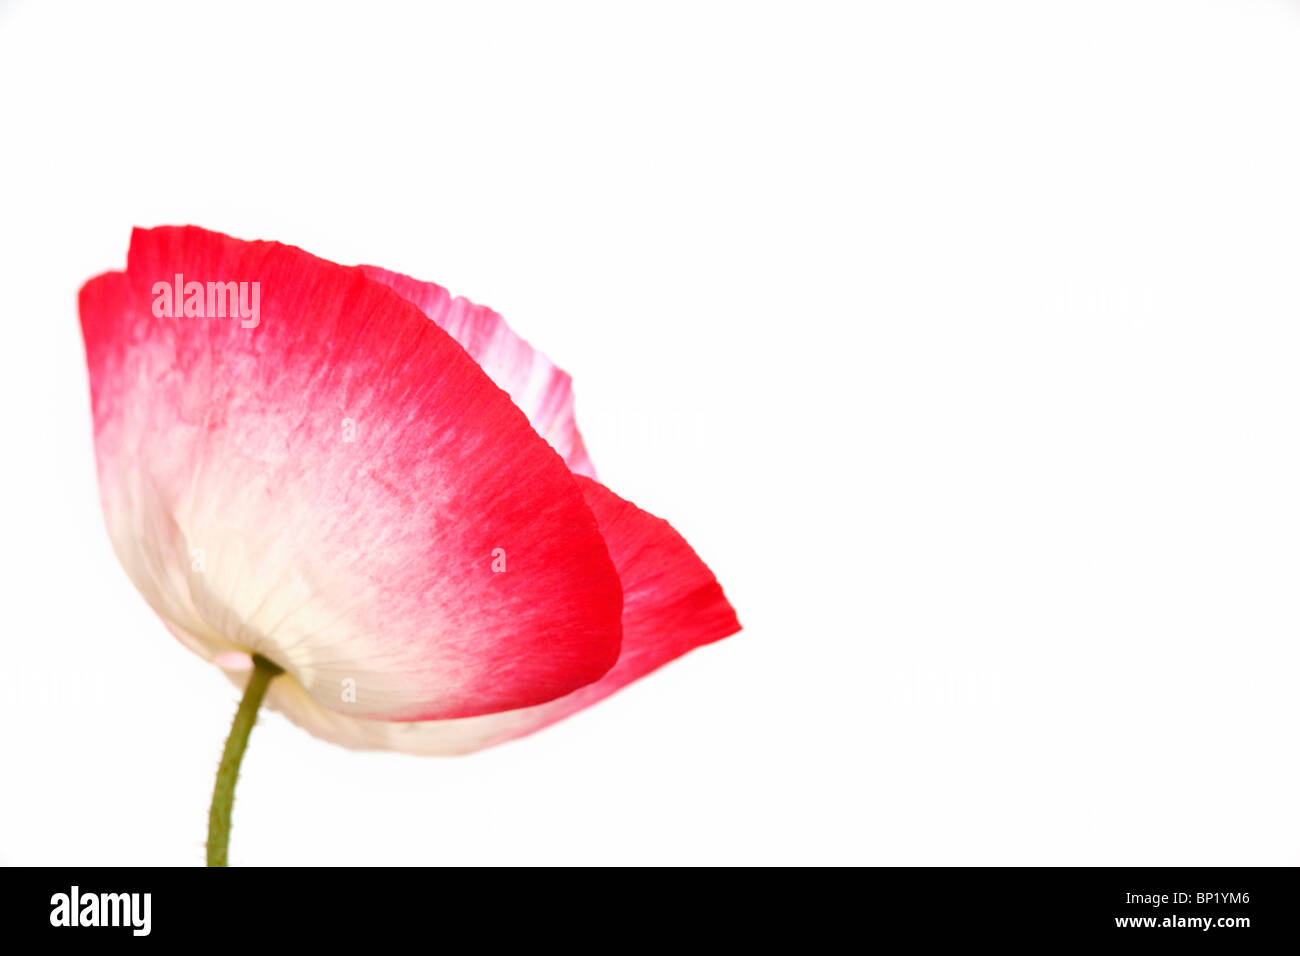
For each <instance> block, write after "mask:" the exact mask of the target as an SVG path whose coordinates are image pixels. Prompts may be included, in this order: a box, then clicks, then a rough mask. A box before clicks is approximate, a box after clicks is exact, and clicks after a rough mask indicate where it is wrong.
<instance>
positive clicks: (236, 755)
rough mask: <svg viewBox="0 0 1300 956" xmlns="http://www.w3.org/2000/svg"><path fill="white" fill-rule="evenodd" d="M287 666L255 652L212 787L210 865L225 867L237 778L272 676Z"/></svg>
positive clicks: (209, 818) (209, 840)
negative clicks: (242, 697)
mask: <svg viewBox="0 0 1300 956" xmlns="http://www.w3.org/2000/svg"><path fill="white" fill-rule="evenodd" d="M282 672H283V668H281V667H279V666H278V665H276V664H273V663H271V662H270V661H268V660H267V659H266V658H265V657H263V656H262V655H261V654H254V655H253V672H252V673H251V674H249V675H248V686H247V687H245V688H244V699H243V700H241V701H240V702H239V709H238V710H237V711H235V722H234V723H233V724H231V726H230V736H229V737H228V738H226V749H225V751H224V752H223V753H222V754H221V766H220V767H218V768H217V783H216V786H214V787H213V788H212V809H211V810H209V811H208V866H225V865H226V849H227V847H228V846H229V844H230V811H231V810H232V809H233V808H234V805H235V781H236V780H237V779H238V778H239V765H240V763H241V762H242V761H243V759H244V749H245V748H246V747H247V746H248V735H249V734H251V733H252V732H253V724H254V723H256V722H257V709H258V708H259V707H261V706H262V698H263V697H265V696H266V688H267V686H268V685H269V684H270V683H271V678H272V677H274V676H275V675H276V674H279V673H282Z"/></svg>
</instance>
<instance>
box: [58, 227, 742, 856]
mask: <svg viewBox="0 0 1300 956" xmlns="http://www.w3.org/2000/svg"><path fill="white" fill-rule="evenodd" d="M80 312H81V324H82V332H83V335H84V338H85V345H86V361H87V365H88V368H89V373H90V390H91V404H92V409H93V414H94V433H95V454H96V463H97V469H98V474H99V487H100V497H101V502H102V505H103V510H104V516H105V520H106V523H107V526H108V531H109V535H110V537H111V539H112V543H113V547H114V550H115V552H116V554H117V557H118V559H119V561H120V562H121V564H122V566H123V568H125V570H126V572H127V574H128V576H129V577H130V578H131V581H132V582H133V583H134V584H135V586H136V588H137V589H138V590H139V591H140V593H141V594H142V595H143V596H144V598H145V600H146V601H148V602H149V604H150V606H151V607H153V609H154V610H155V611H156V612H157V613H158V615H159V617H160V618H161V619H162V621H163V623H164V624H165V625H166V627H167V628H168V630H170V631H171V632H172V634H174V635H175V636H176V637H177V638H178V639H179V640H180V641H181V642H182V643H183V644H185V645H186V646H187V647H189V648H190V649H191V650H192V651H194V652H195V653H197V654H199V655H201V656H202V657H204V658H206V659H208V660H209V661H211V662H213V663H214V664H215V665H217V666H218V667H220V668H221V669H222V670H223V671H224V672H225V673H226V675H227V676H228V677H229V678H230V680H232V681H233V682H234V683H235V684H236V685H237V686H239V687H242V688H245V691H246V693H245V700H244V704H243V705H241V708H240V711H241V715H242V716H243V717H244V724H246V726H245V727H244V728H243V730H242V736H243V740H246V739H247V732H248V730H249V729H251V726H252V722H253V716H254V715H255V713H256V710H257V706H258V704H259V703H260V700H261V696H262V695H263V694H264V695H265V702H266V704H267V705H268V706H269V707H271V708H273V709H275V710H278V711H280V712H282V713H283V714H285V715H286V716H287V717H288V718H289V719H290V720H292V721H293V722H294V723H296V724H298V725H300V726H301V727H303V728H305V729H306V730H308V731H309V732H311V733H312V734H315V735H316V736H318V737H321V738H324V739H326V740H329V741H332V742H335V743H338V744H342V745H344V746H347V747H355V748H369V749H388V750H397V751H402V752H406V753H412V754H437V755H442V754H460V753H467V752H470V751H474V750H478V749H481V748H483V747H487V746H490V745H493V744H497V743H501V742H503V741H506V740H510V739H512V738H515V737H519V736H522V735H524V734H528V733H531V732H533V731H535V730H538V729H540V728H541V727H544V726H546V725H548V724H551V723H553V722H555V721H557V720H560V719H561V718H563V717H566V716H568V715H570V714H572V713H574V712H575V711H578V710H581V709H583V708H585V707H587V706H589V705H591V704H593V703H595V702H596V701H598V700H600V699H601V698H603V697H605V696H607V695H609V694H610V693H613V692H614V691H616V690H618V689H619V688H620V687H622V686H624V685H626V684H627V683H629V682H631V681H634V680H636V679H637V678H639V677H642V676H644V675H645V674H647V673H649V672H650V671H653V670H655V669H656V668H658V667H660V666H662V665H663V664H665V663H667V662H668V661H670V660H672V659H674V658H676V657H679V656H681V655H682V654H685V653H686V652H687V651H689V650H691V649H692V648H695V647H698V646H700V645H702V644H706V643H709V642H712V641H716V640H718V639H720V638H723V637H726V636H728V635H729V634H732V633H734V632H736V631H737V630H739V624H738V622H737V620H736V616H735V613H734V611H733V610H732V608H731V606H730V605H729V604H728V602H727V599H726V598H725V596H724V595H723V592H722V589H721V587H720V586H719V584H718V582H717V581H716V579H715V578H714V576H713V574H712V572H710V571H709V569H708V568H707V567H706V566H705V564H704V563H703V562H702V561H701V560H700V559H699V558H698V557H697V556H696V554H695V553H694V551H692V549H691V547H690V546H689V545H688V544H687V543H686V541H685V540H683V538H682V537H681V536H680V535H679V534H678V533H677V532H676V531H674V530H673V528H672V527H671V526H670V525H669V524H668V523H667V522H665V521H663V520H661V519H659V518H656V517H654V516H653V515H650V514H648V513H646V512H645V511H642V510H641V509H640V508H638V507H636V506H635V505H633V504H631V503H630V502H628V501H625V500H624V499H622V498H620V497H618V496H617V495H616V494H614V493H613V492H612V491H610V490H609V489H607V488H605V487H604V486H603V485H601V484H600V483H599V482H597V481H596V480H595V472H594V469H593V467H592V463H591V459H590V458H589V456H588V454H587V451H586V448H585V447H584V445H583V442H582V438H581V435H580V434H579V432H578V428H577V425H576V423H575V420H574V408H573V405H574V403H573V389H572V384H571V380H570V378H569V376H568V375H567V374H566V373H564V372H563V371H561V370H560V369H559V368H557V367H556V366H555V365H554V364H552V363H551V362H550V361H549V360H548V359H547V358H546V357H545V356H543V355H542V354H541V353H539V352H537V351H536V350H534V349H533V348H532V347H531V346H530V345H529V344H528V343H527V342H525V341H524V340H523V339H522V338H520V337H519V336H518V335H516V334H515V333H514V332H512V331H511V330H510V328H509V327H508V326H507V325H506V323H505V321H504V320H503V319H502V318H501V317H500V316H499V315H497V314H496V313H495V312H493V311H491V310H490V309H486V308H484V307H482V306H478V305H474V304H472V303H470V302H469V301H467V300H466V299H463V298H456V297H452V296H451V295H449V294H448V293H447V291H446V290H444V289H443V288H441V287H439V286H437V285H434V284H432V283H427V282H420V281H416V280H414V279H410V278H407V277H405V276H402V275H398V274H396V273H392V272H388V271H386V270H383V269H378V268H374V267H369V266H359V267H348V266H340V265H337V264H334V263H331V262H327V261H325V260H323V259H320V258H317V257H315V256H312V255H310V254H308V253H306V252H304V251H302V250H300V249H297V248H294V247H292V246H286V245H282V244H280V243H274V242H243V241H240V240H236V239H233V238H230V237H228V236H224V235H220V234H217V233H213V232H209V231H206V230H202V229H198V228H195V227H164V228H158V229H150V230H139V229H137V230H136V231H135V232H134V233H133V235H132V238H131V247H130V252H129V254H128V258H127V267H126V270H125V271H124V272H109V273H105V274H104V275H101V276H98V277H96V278H94V279H92V280H90V281H89V282H87V283H86V285H85V286H84V287H83V288H82V289H81V294H80ZM245 711H247V713H245ZM240 733H241V731H240V716H238V715H237V719H236V728H235V732H232V736H231V743H230V744H228V747H227V758H233V769H231V771H230V773H229V777H230V779H229V780H228V781H227V782H228V784H229V786H231V787H233V779H234V775H235V773H237V770H238V756H239V754H240V753H242V747H243V740H238V739H237V738H238V737H239V736H240ZM232 745H235V749H236V750H237V751H238V752H237V753H234V754H232V752H231V747H232ZM228 762H229V760H223V769H228V768H227V767H226V764H227V763H228ZM220 788H221V784H220V781H219V787H218V789H219V790H220ZM226 796H228V794H227V795H226ZM216 804H217V800H216V799H215V798H214V816H215V814H216V812H217V809H218V808H217V805H216ZM224 812H225V815H226V818H227V821H228V816H229V807H228V805H227V806H226V807H225V808H224ZM210 852H211V848H210ZM223 855H224V847H223Z"/></svg>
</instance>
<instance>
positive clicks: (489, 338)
mask: <svg viewBox="0 0 1300 956" xmlns="http://www.w3.org/2000/svg"><path fill="white" fill-rule="evenodd" d="M361 269H362V270H363V271H364V272H365V273H366V275H368V276H369V277H370V278H372V279H375V280H376V281H378V282H382V283H384V285H386V286H388V287H389V288H390V289H392V290H393V291H395V292H397V293H398V294H399V295H400V296H402V297H403V298H404V299H407V300H408V301H410V302H413V303H415V304H416V305H417V306H418V307H419V308H420V311H422V312H423V313H424V314H425V315H427V316H428V317H429V318H431V319H433V321H434V322H436V323H437V324H438V326H439V328H441V329H442V330H443V331H444V332H446V333H447V334H448V335H450V336H451V337H452V338H454V339H455V340H456V341H457V342H459V343H460V344H461V347H462V348H464V349H465V351H466V352H468V353H469V354H470V355H471V356H472V357H473V359H474V361H476V362H478V364H479V366H480V367H482V369H483V371H485V372H487V373H488V375H489V376H490V377H491V379H492V381H494V382H496V383H497V385H499V386H501V388H503V389H505V390H506V391H507V392H508V393H509V394H510V398H511V399H512V400H513V401H514V403H515V404H516V405H518V406H519V407H520V408H521V409H522V410H523V412H524V414H525V415H527V416H528V420H529V421H530V422H531V423H532V426H533V428H534V429H536V430H537V434H539V435H541V436H542V437H543V438H545V439H546V440H547V441H549V442H550V443H551V445H552V446H553V447H554V448H555V450H556V451H558V452H559V453H560V457H561V458H563V459H564V461H565V463H566V464H568V466H569V468H570V469H571V470H572V471H574V472H575V473H577V474H580V475H586V476H587V477H589V478H595V477H596V471H595V468H594V466H593V465H592V463H591V458H590V457H589V456H588V455H587V448H586V446H585V445H583V443H582V436H581V435H580V434H578V423H577V421H576V419H575V418H574V415H573V379H572V378H570V377H569V373H568V372H565V371H564V370H563V369H560V368H558V367H557V366H556V365H555V363H554V362H552V361H551V360H550V359H548V358H547V357H546V356H545V355H543V354H542V353H541V352H539V351H537V350H536V349H535V348H533V347H532V346H531V345H529V344H528V342H527V341H525V340H524V339H522V338H520V337H519V336H518V335H516V334H515V332H514V330H512V329H511V328H510V326H508V325H506V320H505V319H503V318H501V316H500V315H498V314H497V313H495V312H493V311H492V310H491V309H489V308H487V307H486V306H481V305H475V304H474V303H473V302H471V301H469V299H466V298H464V297H462V296H456V297H454V298H453V297H452V295H451V293H449V292H448V291H447V290H446V289H444V288H443V287H442V286H440V285H436V284H434V283H432V282H421V281H420V280H418V279H412V278H410V277H409V276H404V275H401V274H400V273H397V272H389V271H388V270H387V269H380V268H379V267H378V266H361Z"/></svg>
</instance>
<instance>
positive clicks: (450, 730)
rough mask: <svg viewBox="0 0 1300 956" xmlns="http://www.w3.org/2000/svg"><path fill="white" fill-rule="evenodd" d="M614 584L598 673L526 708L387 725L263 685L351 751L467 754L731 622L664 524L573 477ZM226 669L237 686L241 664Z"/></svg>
mask: <svg viewBox="0 0 1300 956" xmlns="http://www.w3.org/2000/svg"><path fill="white" fill-rule="evenodd" d="M578 482H579V484H580V485H581V486H582V490H583V494H584V495H585V496H586V499H587V502H588V504H589V505H591V509H592V511H593V512H594V513H595V515H596V520H597V521H598V522H599V523H600V530H601V533H602V534H603V535H604V536H605V542H606V544H608V546H609V551H610V554H611V555H612V556H613V558H614V565H615V567H617V568H618V573H619V577H620V578H621V579H622V582H623V596H624V597H623V653H622V655H621V656H620V657H619V660H618V663H617V664H615V665H614V668H613V669H612V670H611V671H610V672H609V673H608V674H606V675H605V676H604V677H603V678H601V679H600V680H598V681H596V682H595V683H593V684H588V685H587V686H585V687H582V688H579V689H578V690H576V691H574V692H573V693H571V694H568V695H567V696H565V697H561V698H559V699H557V700H553V701H550V702H548V703H545V704H541V705H538V706H536V707H528V708H523V709H520V710H512V711H508V712H505V713H499V714H489V715H486V716H481V717H470V718H467V719H463V720H432V721H415V722H410V723H391V722H383V721H373V720H359V719H356V718H353V717H349V716H347V715H346V714H345V713H341V712H340V711H339V710H338V708H334V709H332V710H324V709H322V708H321V707H319V706H317V705H316V703H315V702H314V701H313V700H311V698H310V697H308V696H307V695H306V694H304V693H303V692H302V691H301V689H300V688H298V687H297V686H295V685H294V684H293V683H291V682H287V683H285V684H281V683H280V681H279V680H278V679H277V680H276V681H273V682H272V684H271V688H270V691H269V692H268V697H267V700H268V701H269V703H270V705H271V706H272V707H274V708H276V709H277V710H280V711H282V712H283V713H284V714H286V715H287V716H288V717H289V718H290V719H291V720H293V721H294V722H295V723H297V724H299V725H300V726H302V727H304V728H305V729H307V730H308V731H310V732H311V733H312V734H314V735H316V736H318V737H321V738H324V739H326V740H329V741H332V742H334V743H338V744H342V745H344V746H347V747H355V748H358V749H367V750H374V749H382V750H398V751H402V752H405V753H413V754H430V755H451V754H463V753H469V752H471V751H475V750H481V749H483V748H484V747H490V746H492V745H493V744H499V743H503V742H504V741H507V740H511V739H513V738H515V737H522V736H524V735H525V734H530V733H532V732H533V731H535V730H540V729H541V728H543V727H545V726H547V725H548V724H552V723H555V722H556V721H557V720H561V719H563V718H565V717H568V716H569V715H570V714H573V713H575V712H576V711H579V710H582V709H583V708H586V707H590V706H591V705H592V704H594V703H596V702H597V701H599V700H601V699H602V698H605V697H608V696H609V695H610V694H612V693H614V692H615V691H617V690H618V689H620V688H621V687H624V686H626V685H627V684H629V683H631V682H632V681H634V680H637V679H638V678H640V677H644V676H645V675H646V674H648V673H650V672H651V671H653V670H656V669H657V668H659V667H662V666H663V665H664V664H666V663H668V662H669V661H671V660H673V659H674V658H677V657H680V656H682V655H683V654H685V653H686V652H687V651H690V650H692V649H693V648H696V647H699V646H700V645H702V644H708V643H710V642H712V641H717V640H720V639H722V638H724V637H727V636H728V635H730V634H734V633H735V632H736V631H738V630H740V623H739V621H737V620H736V612H735V611H734V610H732V607H731V605H730V604H729V603H728V602H727V599H726V597H725V596H724V595H723V593H722V587H721V586H720V585H719V584H718V582H717V580H716V579H715V578H714V576H713V572H711V571H710V570H709V569H708V567H706V566H705V564H704V562H703V561H701V560H700V559H699V557H698V556H697V555H696V554H695V552H694V551H693V550H691V546H690V545H689V544H687V543H686V541H685V539H683V538H682V536H681V535H680V534H678V533H677V532H676V531H675V530H673V528H672V526H671V525H669V524H668V522H666V521H663V520H662V519H660V518H656V517H655V516H654V515H651V514H648V513H647V512H645V511H642V510H641V509H640V508H638V507H636V505H633V504H631V503H630V502H627V501H624V500H623V499H622V498H620V497H618V496H617V495H615V494H614V493H613V492H612V491H610V490H609V489H608V488H606V487H604V486H603V485H601V484H598V483H597V482H595V481H592V480H590V479H588V478H581V477H580V478H579V479H578ZM229 676H230V677H231V679H232V680H233V681H235V683H236V684H239V685H241V686H242V684H243V683H244V682H245V681H246V680H247V672H238V671H232V672H230V674H229Z"/></svg>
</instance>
